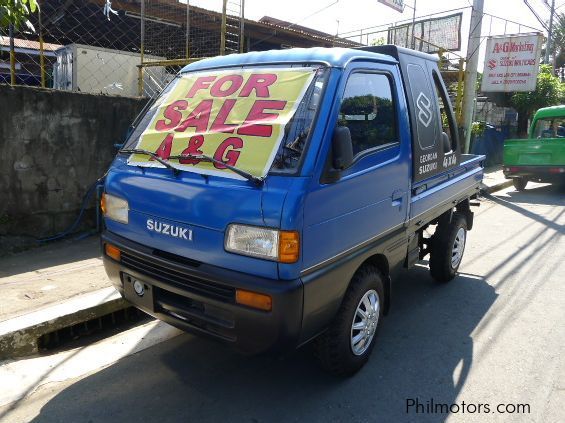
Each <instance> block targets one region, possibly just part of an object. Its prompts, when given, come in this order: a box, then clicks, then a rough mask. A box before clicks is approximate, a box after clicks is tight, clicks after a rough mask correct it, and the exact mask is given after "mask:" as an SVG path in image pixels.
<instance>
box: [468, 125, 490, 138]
mask: <svg viewBox="0 0 565 423" xmlns="http://www.w3.org/2000/svg"><path fill="white" fill-rule="evenodd" d="M486 127H487V124H486V123H485V122H473V123H472V124H471V136H472V137H475V138H476V137H480V136H481V135H483V133H484V132H485V129H486Z"/></svg>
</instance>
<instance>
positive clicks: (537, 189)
mask: <svg viewBox="0 0 565 423" xmlns="http://www.w3.org/2000/svg"><path fill="white" fill-rule="evenodd" d="M475 222H476V227H475V229H473V231H472V232H471V233H470V236H469V239H468V244H467V251H466V255H465V258H464V262H463V265H462V268H461V271H462V273H461V275H459V276H458V277H457V279H456V280H454V281H453V282H452V283H450V284H448V285H443V286H439V285H437V284H435V283H434V282H433V281H432V280H431V278H430V277H429V275H428V271H427V269H426V268H425V267H423V266H422V267H419V268H417V269H415V270H413V271H410V272H406V273H404V274H403V275H402V277H401V278H399V279H397V281H396V284H395V286H394V293H393V294H394V299H393V301H394V302H393V307H392V310H391V313H390V314H389V316H387V318H386V319H385V320H384V326H383V327H382V330H381V332H380V335H379V338H378V342H379V344H378V345H377V348H376V349H375V351H374V354H373V357H372V359H371V361H370V362H369V364H368V365H367V366H366V367H365V368H364V369H363V370H362V371H361V372H360V373H358V374H357V375H356V376H355V377H353V378H351V379H348V380H339V379H335V378H333V377H330V376H328V375H325V374H324V373H322V372H321V371H320V370H319V369H318V367H317V365H316V362H315V361H314V359H313V358H312V357H311V354H310V351H309V349H308V348H304V349H302V350H300V351H298V352H296V353H294V354H292V355H290V356H288V357H284V358H269V357H259V358H246V357H241V356H238V355H236V354H234V353H232V352H230V351H228V350H226V349H224V348H220V347H219V346H218V345H216V344H215V343H213V342H211V341H206V340H201V339H198V338H195V337H192V336H190V335H181V336H178V337H176V338H173V339H170V340H168V341H166V342H163V343H160V344H158V345H156V346H154V347H152V348H149V349H146V350H144V351H142V352H139V353H137V354H134V355H132V356H129V357H126V358H124V359H122V360H121V361H119V362H118V363H115V364H114V365H112V366H110V367H107V368H105V369H102V370H99V371H96V372H92V373H91V374H89V375H87V376H86V377H82V378H78V379H74V380H68V381H65V382H61V383H52V384H49V385H47V386H44V387H42V388H41V389H39V390H38V391H37V392H35V393H34V394H33V395H31V396H30V397H28V398H27V399H25V400H24V401H22V402H20V403H18V404H17V405H16V406H15V407H12V408H10V407H4V408H2V409H0V415H1V416H3V419H4V420H6V421H28V420H33V421H37V422H52V421H80V422H90V421H92V422H99V421H119V422H125V421H159V422H169V421H194V422H218V421H226V422H232V421H236V422H292V421H308V422H318V421H319V422H343V421H345V422H376V421H378V422H403V421H430V422H438V421H448V422H459V421H465V422H467V421H477V422H479V421H480V422H485V421H504V422H520V421H523V422H563V421H565V411H564V410H565V363H564V361H565V323H564V322H565V277H564V276H563V275H564V274H565V237H564V233H565V229H564V228H565V191H563V190H559V189H557V188H556V187H552V186H549V185H541V184H531V185H530V186H529V187H528V190H527V191H526V192H525V193H518V192H516V191H514V189H513V188H510V189H508V190H505V191H502V192H500V193H498V194H496V195H495V196H493V197H491V198H488V199H485V200H484V201H483V202H482V206H481V207H480V209H479V211H478V213H477V218H476V221H475ZM416 399H417V400H418V401H419V402H420V404H421V405H422V407H421V408H420V411H422V412H420V413H416V410H415V407H411V408H410V410H409V412H408V413H407V412H406V409H407V401H409V400H414V401H415V400H416ZM431 401H433V402H434V403H435V404H437V403H446V404H456V405H457V406H458V408H459V412H458V413H452V414H451V415H447V414H443V413H441V412H440V413H436V414H426V413H425V411H426V406H427V405H431ZM463 403H464V404H463ZM501 403H504V404H511V405H510V406H509V409H508V410H510V411H511V410H512V409H513V408H512V407H513V405H512V404H514V405H515V404H527V405H528V406H529V413H521V414H508V413H505V414H501V413H497V412H496V408H497V406H498V404H501ZM479 404H482V405H481V408H480V411H481V412H482V413H481V414H479V413H478V411H479V410H478V408H479V407H478V405H479ZM486 406H488V408H489V410H490V411H491V413H485V411H486ZM452 409H453V410H455V407H452ZM505 409H506V406H503V408H502V411H504V410H505ZM514 409H516V406H514ZM462 410H464V411H465V412H464V413H462ZM438 411H441V409H438ZM473 411H474V412H473ZM0 420H2V417H0Z"/></svg>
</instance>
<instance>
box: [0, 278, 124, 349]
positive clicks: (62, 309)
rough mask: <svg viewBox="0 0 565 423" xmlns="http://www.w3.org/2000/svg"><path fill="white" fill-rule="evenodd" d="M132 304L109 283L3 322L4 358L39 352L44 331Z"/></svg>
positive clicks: (1, 342) (0, 343) (0, 333)
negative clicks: (101, 287) (106, 285)
mask: <svg viewBox="0 0 565 423" xmlns="http://www.w3.org/2000/svg"><path fill="white" fill-rule="evenodd" d="M129 306H130V304H129V303H127V302H126V301H125V300H124V299H123V298H122V297H121V296H120V294H119V292H118V291H116V289H115V288H113V287H108V288H104V289H100V290H98V291H94V292H91V293H88V294H83V295H78V296H76V297H73V298H70V299H69V300H66V301H64V302H61V303H58V304H55V305H52V306H48V307H45V308H43V309H41V310H37V311H34V312H32V313H29V314H24V315H21V316H17V317H14V318H11V319H8V320H5V321H3V322H0V360H5V359H12V358H19V357H24V356H28V355H32V354H36V353H37V352H38V351H39V350H38V347H39V345H38V340H39V338H40V337H41V336H42V335H45V334H47V333H50V332H54V331H57V330H59V329H63V328H66V327H69V326H72V325H76V324H77V323H84V322H87V321H89V320H92V319H96V318H98V317H102V316H104V315H107V314H110V313H113V312H116V311H119V310H122V309H125V308H127V307H129Z"/></svg>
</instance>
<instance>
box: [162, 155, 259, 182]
mask: <svg viewBox="0 0 565 423" xmlns="http://www.w3.org/2000/svg"><path fill="white" fill-rule="evenodd" d="M171 159H176V160H179V159H194V160H201V161H203V162H210V163H214V164H218V165H221V166H224V167H225V168H227V169H229V170H231V171H232V172H234V173H237V174H238V175H239V176H243V177H244V178H245V179H247V180H249V181H251V182H253V183H254V184H255V185H262V184H263V182H264V181H265V178H259V177H257V176H255V175H252V174H251V173H249V172H246V171H245V170H242V169H238V168H237V167H235V166H232V165H230V164H227V163H224V162H223V161H221V160H217V159H215V158H213V157H210V156H206V155H205V154H180V155H178V156H171V157H169V160H171Z"/></svg>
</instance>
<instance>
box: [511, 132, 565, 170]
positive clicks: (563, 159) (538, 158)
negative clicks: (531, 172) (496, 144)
mask: <svg viewBox="0 0 565 423" xmlns="http://www.w3.org/2000/svg"><path fill="white" fill-rule="evenodd" d="M563 164H565V138H541V139H527V140H519V139H516V140H506V141H505V142H504V165H505V166H551V165H563Z"/></svg>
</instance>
